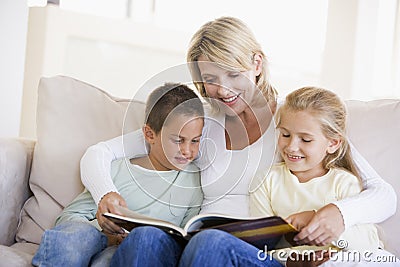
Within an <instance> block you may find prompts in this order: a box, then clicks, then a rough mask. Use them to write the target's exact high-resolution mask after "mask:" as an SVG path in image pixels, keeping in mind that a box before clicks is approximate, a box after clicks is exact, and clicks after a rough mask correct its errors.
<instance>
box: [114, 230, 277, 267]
mask: <svg viewBox="0 0 400 267" xmlns="http://www.w3.org/2000/svg"><path fill="white" fill-rule="evenodd" d="M185 245H186V247H185ZM183 248H184V249H183ZM182 251H183V253H182ZM181 255H182V256H181ZM259 255H260V253H259V249H258V248H256V247H254V246H251V245H249V244H248V243H246V242H244V241H242V240H240V239H238V238H236V237H234V236H232V235H230V234H227V233H225V232H222V231H219V230H206V231H203V232H201V233H198V234H196V235H195V236H194V237H193V238H192V239H191V240H190V241H189V243H187V244H185V243H183V242H180V241H178V240H177V239H175V238H174V237H173V236H171V235H170V234H167V233H165V232H164V231H162V230H160V229H158V228H155V227H151V226H145V227H138V228H136V229H135V230H134V231H132V232H131V233H130V234H129V235H128V236H127V237H126V238H125V240H124V241H123V242H122V243H121V245H120V246H119V247H118V249H117V251H116V252H115V253H114V256H113V257H112V259H111V266H178V265H179V266H181V267H186V266H201V267H203V266H217V267H218V266H224V267H225V266H267V267H275V266H276V267H281V266H282V265H281V264H280V263H279V262H277V261H275V260H274V259H272V258H270V257H269V256H268V255H265V254H263V253H262V255H261V256H262V259H261V260H260V259H259V258H258V257H259Z"/></svg>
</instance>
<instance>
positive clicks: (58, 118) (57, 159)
mask: <svg viewBox="0 0 400 267" xmlns="http://www.w3.org/2000/svg"><path fill="white" fill-rule="evenodd" d="M129 104H132V105H133V106H131V107H130V108H129V111H130V112H133V113H135V116H129V118H130V119H129V121H127V123H126V124H124V115H125V111H126V110H127V107H128V105H129ZM143 119H144V104H143V102H140V101H131V100H127V99H119V98H115V97H112V96H110V95H108V94H107V93H105V92H104V91H102V90H100V89H98V88H96V87H94V86H91V85H89V84H86V83H84V82H81V81H78V80H75V79H73V78H69V77H63V76H57V77H52V78H42V79H41V80H40V83H39V89H38V106H37V143H36V146H35V151H34V156H33V161H32V172H31V176H30V181H29V183H30V187H31V190H32V193H33V196H32V197H31V198H29V199H28V200H27V201H26V203H25V205H24V207H23V210H22V213H21V223H20V225H19V228H18V230H17V241H18V242H32V243H36V244H39V243H40V240H41V236H42V233H43V231H44V229H49V228H51V227H52V226H53V225H54V221H55V219H56V217H57V216H58V214H59V213H60V212H61V210H62V209H63V207H65V206H66V205H67V204H68V203H69V202H70V201H71V200H73V199H74V197H75V196H76V195H78V194H79V193H80V192H81V191H82V190H83V185H82V183H81V180H80V171H79V163H80V159H81V157H82V155H83V153H84V152H85V150H86V149H87V147H89V146H90V145H93V144H95V143H97V142H99V141H102V140H107V139H110V138H112V137H115V136H118V135H121V133H122V132H123V130H124V131H131V130H134V129H138V128H139V127H140V126H141V125H142V124H143ZM123 127H124V129H123Z"/></svg>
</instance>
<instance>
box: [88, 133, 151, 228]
mask: <svg viewBox="0 0 400 267" xmlns="http://www.w3.org/2000/svg"><path fill="white" fill-rule="evenodd" d="M146 153H147V149H146V143H145V141H144V137H143V134H142V131H141V130H137V131H135V132H131V133H129V134H126V135H124V136H119V137H116V138H114V139H111V140H108V141H105V142H100V143H98V144H96V145H93V146H91V147H89V148H88V150H87V151H86V153H85V154H84V155H83V157H82V159H81V179H82V183H83V184H84V185H85V187H86V189H87V190H88V191H89V192H90V193H91V195H92V197H93V199H94V201H95V203H96V204H97V206H98V208H97V213H96V218H97V220H98V223H99V225H100V227H101V228H102V229H103V230H104V231H106V232H108V233H123V230H122V228H121V227H118V226H117V225H116V224H114V223H113V222H112V221H110V220H108V219H106V218H105V217H104V216H102V214H103V213H105V212H113V213H117V214H119V213H118V211H117V210H116V209H115V208H114V207H115V206H125V207H126V203H125V200H124V199H123V198H122V197H121V196H120V194H119V193H118V190H117V188H116V187H115V185H114V183H113V181H112V178H111V162H112V161H113V160H115V159H118V158H122V157H128V158H132V157H134V156H136V155H143V154H146Z"/></svg>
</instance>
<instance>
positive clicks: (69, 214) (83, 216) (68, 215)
mask: <svg viewBox="0 0 400 267" xmlns="http://www.w3.org/2000/svg"><path fill="white" fill-rule="evenodd" d="M96 210H97V206H96V204H95V203H94V200H93V198H92V196H91V195H90V193H89V192H88V191H87V190H84V191H83V192H82V193H81V194H79V195H78V196H77V197H76V198H75V199H74V200H73V201H72V202H71V203H70V204H69V205H68V206H66V207H65V208H64V210H63V211H62V213H61V214H60V215H59V216H58V217H57V219H56V222H55V224H56V225H58V224H60V223H63V222H66V221H79V222H91V221H93V220H94V219H95V214H96ZM96 225H97V224H96V223H95V224H94V226H96ZM97 228H98V227H97Z"/></svg>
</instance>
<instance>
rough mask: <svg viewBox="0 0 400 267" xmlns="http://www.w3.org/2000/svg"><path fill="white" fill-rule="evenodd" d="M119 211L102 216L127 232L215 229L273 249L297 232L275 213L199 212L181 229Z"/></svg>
mask: <svg viewBox="0 0 400 267" xmlns="http://www.w3.org/2000/svg"><path fill="white" fill-rule="evenodd" d="M119 212H120V213H121V214H124V215H117V214H113V213H104V214H103V216H105V217H107V218H108V219H110V220H112V221H113V222H114V223H116V224H117V225H119V226H121V227H123V228H124V229H126V230H128V231H131V230H132V229H133V228H135V227H138V226H144V225H152V226H155V227H158V228H160V229H162V230H164V231H166V232H168V233H170V234H174V235H177V236H180V237H182V238H184V239H186V240H188V239H190V238H191V237H192V236H193V235H195V234H196V233H198V232H200V231H203V230H206V229H218V230H221V231H225V232H228V233H230V234H232V235H234V236H236V237H238V238H240V239H242V240H244V241H246V242H248V243H250V244H252V245H255V246H257V247H260V248H264V246H265V245H267V246H268V248H273V247H274V246H275V244H276V243H277V242H278V241H279V240H280V238H281V237H282V236H284V235H286V234H289V233H291V236H294V234H295V233H297V232H298V231H297V230H296V229H295V228H294V227H293V226H292V225H291V224H289V223H287V222H286V221H285V220H284V219H282V218H281V217H279V216H271V217H258V218H241V217H232V216H227V215H223V214H199V215H196V216H194V217H192V218H191V219H190V220H189V221H188V222H187V223H186V225H185V227H184V228H181V227H179V226H177V225H175V224H172V223H170V222H167V221H163V220H159V219H155V218H151V217H148V216H144V215H141V214H139V213H137V212H134V211H132V210H129V209H126V208H121V207H119Z"/></svg>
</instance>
